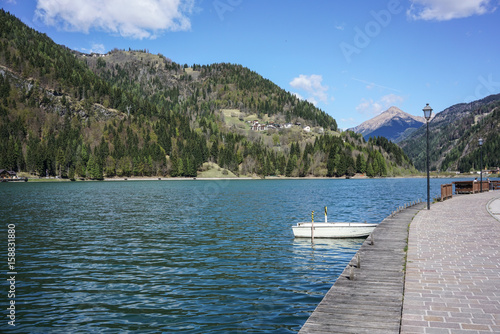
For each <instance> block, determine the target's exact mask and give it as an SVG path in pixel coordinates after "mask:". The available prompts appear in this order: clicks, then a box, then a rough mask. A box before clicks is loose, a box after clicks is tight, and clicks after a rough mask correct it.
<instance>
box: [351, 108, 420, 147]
mask: <svg viewBox="0 0 500 334" xmlns="http://www.w3.org/2000/svg"><path fill="white" fill-rule="evenodd" d="M424 123H425V119H424V118H423V117H419V116H413V115H410V114H408V113H405V112H404V111H402V110H401V109H399V108H397V107H390V108H389V109H387V110H386V111H384V112H383V113H381V114H380V115H378V116H376V117H374V118H372V119H370V120H368V121H366V122H363V123H362V124H360V125H358V126H356V127H354V128H352V129H350V130H352V131H354V132H356V133H360V134H362V135H363V137H365V139H368V138H369V137H375V136H376V137H380V136H382V137H386V138H387V139H389V140H391V141H393V142H395V143H397V142H399V141H401V140H403V139H404V138H406V137H408V136H409V135H410V134H411V133H412V132H413V131H415V130H416V129H418V128H419V127H420V126H422V124H424Z"/></svg>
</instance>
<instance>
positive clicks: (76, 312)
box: [0, 178, 458, 333]
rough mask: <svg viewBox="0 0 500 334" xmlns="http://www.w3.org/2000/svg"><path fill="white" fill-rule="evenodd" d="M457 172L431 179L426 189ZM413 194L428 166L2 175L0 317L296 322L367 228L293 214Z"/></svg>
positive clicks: (101, 327) (417, 194) (88, 327)
mask: <svg viewBox="0 0 500 334" xmlns="http://www.w3.org/2000/svg"><path fill="white" fill-rule="evenodd" d="M455 180H458V179H453V180H449V179H431V197H437V196H438V194H439V193H440V188H439V185H440V184H441V183H450V182H451V181H455ZM419 198H420V199H422V200H425V198H426V179H425V178H416V179H366V180H356V179H353V180H337V179H335V180H329V179H321V180H315V179H314V180H310V179H305V180H210V181H202V180H196V181H194V180H183V181H116V182H54V183H35V182H27V183H24V182H22V183H7V184H0V207H1V208H2V209H1V210H2V234H1V235H2V238H1V239H0V240H1V241H0V244H1V243H3V244H4V246H5V247H3V249H6V248H7V242H8V241H7V239H8V236H7V226H8V225H9V224H14V225H15V233H16V240H15V243H16V264H15V270H16V273H17V274H16V283H15V306H16V309H15V317H16V318H15V320H16V321H15V324H16V326H15V327H12V326H10V325H8V323H7V322H8V317H5V316H4V317H3V320H2V323H0V331H5V329H8V330H9V331H10V332H12V333H27V332H31V333H33V332H37V333H47V332H50V333H58V332H60V333H68V332H81V333H88V332H96V333H115V332H122V333H127V332H130V333H132V332H141V333H160V332H165V333H175V332H179V333H181V332H182V333H296V332H298V330H299V329H300V327H301V326H302V325H303V324H304V322H305V321H306V320H307V318H308V317H309V315H310V314H311V312H312V311H313V310H314V309H315V307H316V306H317V304H318V303H319V302H320V301H321V299H322V298H323V296H324V295H325V293H326V292H327V291H328V289H329V288H330V287H331V286H332V284H333V283H334V282H335V280H336V279H337V277H338V276H339V275H340V274H341V273H342V271H343V269H344V268H345V266H346V265H347V263H348V262H349V260H350V259H351V258H352V256H353V255H354V254H355V253H356V251H357V250H358V249H359V247H360V246H361V244H362V242H363V240H362V239H346V240H330V241H324V240H323V241H322V240H319V239H317V240H316V242H315V243H314V244H311V242H310V241H307V240H305V241H304V240H298V239H297V240H296V239H294V238H293V234H292V230H291V226H292V225H293V224H295V223H296V222H298V221H309V220H310V217H311V211H312V210H314V211H315V212H316V214H315V221H323V220H324V216H323V208H324V206H328V218H329V220H342V221H367V222H369V223H373V222H375V223H379V222H380V221H382V220H383V219H384V218H385V217H387V216H388V215H389V214H390V213H391V211H393V210H395V209H396V208H397V207H398V206H403V205H404V204H405V203H409V202H411V201H415V200H418V199H419ZM10 226H13V225H10ZM5 255H6V254H5ZM5 258H6V257H5ZM4 261H5V260H4ZM3 268H5V269H4V270H3V272H2V274H3V275H2V279H8V278H9V276H8V275H7V272H8V269H7V264H6V263H5V264H4V265H3ZM4 289H5V292H4V293H2V305H4V307H5V305H7V306H8V305H9V304H8V303H9V301H8V300H6V298H7V290H8V285H5V286H4ZM3 313H4V314H5V315H7V314H8V313H7V311H5V308H4V312H3Z"/></svg>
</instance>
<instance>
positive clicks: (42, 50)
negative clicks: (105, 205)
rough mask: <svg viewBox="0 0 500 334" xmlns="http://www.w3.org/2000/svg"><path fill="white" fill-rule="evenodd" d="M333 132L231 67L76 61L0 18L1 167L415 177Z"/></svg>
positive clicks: (402, 164)
mask: <svg viewBox="0 0 500 334" xmlns="http://www.w3.org/2000/svg"><path fill="white" fill-rule="evenodd" d="M252 124H253V126H255V124H260V125H262V128H259V129H261V130H262V129H264V130H263V131H255V130H254V129H253V128H252ZM264 125H265V127H264ZM280 125H283V126H280ZM285 125H286V126H285ZM336 130H337V125H336V122H335V120H334V119H333V118H331V117H330V116H329V115H327V114H326V113H325V112H323V111H321V110H318V109H317V108H315V107H314V106H313V105H312V104H310V103H308V102H306V101H302V100H299V99H297V98H296V97H295V96H294V95H292V94H290V93H288V92H285V91H284V90H282V89H280V88H279V87H277V86H276V85H275V84H273V83H272V82H271V81H269V80H267V79H264V78H262V77H261V76H260V75H258V74H256V73H255V72H252V71H251V70H249V69H247V68H245V67H243V66H241V65H234V64H212V65H191V66H188V65H187V64H186V65H182V66H181V65H179V64H176V63H174V62H172V61H171V60H169V59H168V58H166V57H164V56H162V55H153V54H150V53H148V52H144V51H132V50H130V51H124V50H121V51H120V50H114V51H112V52H110V53H108V54H107V55H83V54H79V53H77V52H74V51H71V50H69V49H67V48H65V47H62V46H60V45H57V44H55V43H54V42H53V41H52V40H51V39H50V38H48V37H47V36H46V35H44V34H40V33H38V32H36V31H34V30H33V29H31V28H29V27H27V26H26V25H24V24H23V23H22V22H21V21H19V20H18V19H17V18H15V17H13V16H11V15H10V14H8V13H6V12H4V11H3V10H2V11H0V139H1V140H0V168H5V169H12V170H15V171H18V172H21V171H24V172H29V173H30V174H32V175H39V176H45V175H51V176H60V177H63V178H65V177H68V178H71V179H74V178H88V179H102V178H103V177H113V176H172V177H176V176H189V177H192V176H197V175H198V173H199V172H200V171H201V170H202V169H203V168H205V167H204V164H205V163H206V162H213V163H214V164H217V165H218V166H220V168H221V169H223V170H225V171H228V172H232V173H234V174H236V175H259V176H268V175H286V176H310V175H314V176H344V175H352V174H354V173H356V172H358V173H366V174H368V175H369V176H377V175H382V176H384V175H401V174H405V173H409V172H411V171H412V170H413V166H412V165H411V162H410V161H409V159H408V158H407V157H406V155H405V154H404V153H403V152H402V150H400V149H399V148H398V147H397V146H396V145H394V144H392V143H390V142H388V141H386V140H384V139H383V138H376V139H374V140H370V141H369V142H365V140H364V139H363V138H362V137H361V136H359V135H356V134H354V133H350V132H346V133H342V134H340V133H338V132H337V131H336Z"/></svg>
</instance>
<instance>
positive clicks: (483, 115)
mask: <svg viewBox="0 0 500 334" xmlns="http://www.w3.org/2000/svg"><path fill="white" fill-rule="evenodd" d="M425 129H426V127H425V126H424V127H422V128H420V129H419V130H417V131H416V132H415V133H413V134H412V135H411V137H410V138H408V139H407V140H405V141H403V142H401V143H400V145H401V147H402V148H403V150H404V151H405V152H406V153H407V154H408V156H410V157H411V158H412V159H413V161H414V163H415V167H416V168H418V169H420V170H424V169H425V159H426V157H425V152H426V149H425V145H426V141H425ZM479 138H482V139H483V141H484V145H483V147H482V150H483V167H499V166H500V94H498V95H491V96H488V97H485V98H484V99H481V100H478V101H473V102H470V103H461V104H457V105H454V106H452V107H449V108H447V109H445V110H444V111H442V112H440V113H438V114H436V116H435V117H434V118H433V119H432V120H431V122H430V123H429V142H430V144H429V148H430V166H431V170H438V171H460V172H462V173H464V172H466V173H468V172H470V171H477V170H479V168H480V159H481V151H480V147H479Z"/></svg>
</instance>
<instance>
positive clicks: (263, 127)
mask: <svg viewBox="0 0 500 334" xmlns="http://www.w3.org/2000/svg"><path fill="white" fill-rule="evenodd" d="M247 123H249V124H250V128H251V129H252V130H253V131H266V130H271V129H276V130H282V129H290V128H292V127H293V126H300V127H302V124H301V123H300V122H295V123H294V124H292V123H284V124H279V123H274V122H269V123H267V124H261V123H259V121H258V120H253V121H247ZM302 130H304V131H305V132H311V127H310V126H309V125H307V126H304V127H303V128H302ZM323 132H324V130H323V128H319V133H323Z"/></svg>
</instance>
